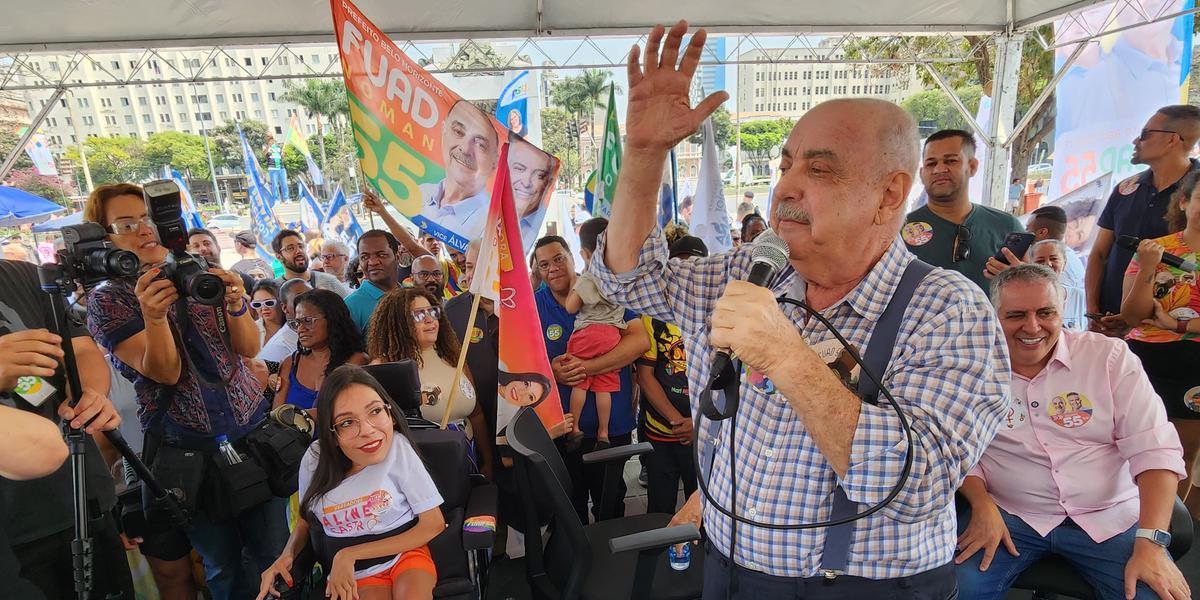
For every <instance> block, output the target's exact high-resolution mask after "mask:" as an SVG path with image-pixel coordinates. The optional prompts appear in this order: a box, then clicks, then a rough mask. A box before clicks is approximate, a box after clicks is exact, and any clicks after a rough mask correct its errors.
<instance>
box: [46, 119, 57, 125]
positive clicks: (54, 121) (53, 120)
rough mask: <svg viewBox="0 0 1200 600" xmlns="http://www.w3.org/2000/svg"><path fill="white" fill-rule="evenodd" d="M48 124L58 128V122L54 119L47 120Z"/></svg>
mask: <svg viewBox="0 0 1200 600" xmlns="http://www.w3.org/2000/svg"><path fill="white" fill-rule="evenodd" d="M46 122H47V123H49V124H50V126H51V127H58V120H57V119H55V118H54V117H50V118H48V119H46Z"/></svg>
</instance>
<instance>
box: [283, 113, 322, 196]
mask: <svg viewBox="0 0 1200 600" xmlns="http://www.w3.org/2000/svg"><path fill="white" fill-rule="evenodd" d="M288 146H295V147H296V149H297V150H299V151H300V154H301V155H302V156H304V161H305V162H306V163H308V176H309V177H310V178H312V182H313V185H322V184H324V183H325V176H324V175H322V174H321V168H320V167H318V166H317V162H316V161H314V160H313V157H312V152H309V151H308V141H307V140H305V139H304V133H303V131H302V130H301V129H300V115H298V114H294V115H292V120H291V121H288V128H287V133H286V134H285V135H284V136H283V151H284V152H287V147H288Z"/></svg>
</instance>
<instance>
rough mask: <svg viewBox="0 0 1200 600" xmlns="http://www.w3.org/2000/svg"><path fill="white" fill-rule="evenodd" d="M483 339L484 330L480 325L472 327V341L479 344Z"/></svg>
mask: <svg viewBox="0 0 1200 600" xmlns="http://www.w3.org/2000/svg"><path fill="white" fill-rule="evenodd" d="M481 340H483V330H482V329H480V328H478V327H472V328H471V343H472V344H478V343H479V342H480V341H481Z"/></svg>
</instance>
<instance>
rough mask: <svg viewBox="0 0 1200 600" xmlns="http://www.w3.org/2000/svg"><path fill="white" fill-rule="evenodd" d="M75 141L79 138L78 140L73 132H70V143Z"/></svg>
mask: <svg viewBox="0 0 1200 600" xmlns="http://www.w3.org/2000/svg"><path fill="white" fill-rule="evenodd" d="M77 141H79V140H78V139H76V137H75V134H73V133H72V134H71V143H72V144H74V143H75V142H77Z"/></svg>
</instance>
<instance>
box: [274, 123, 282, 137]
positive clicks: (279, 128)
mask: <svg viewBox="0 0 1200 600" xmlns="http://www.w3.org/2000/svg"><path fill="white" fill-rule="evenodd" d="M275 134H276V135H283V128H282V127H280V126H278V125H276V126H275Z"/></svg>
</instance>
